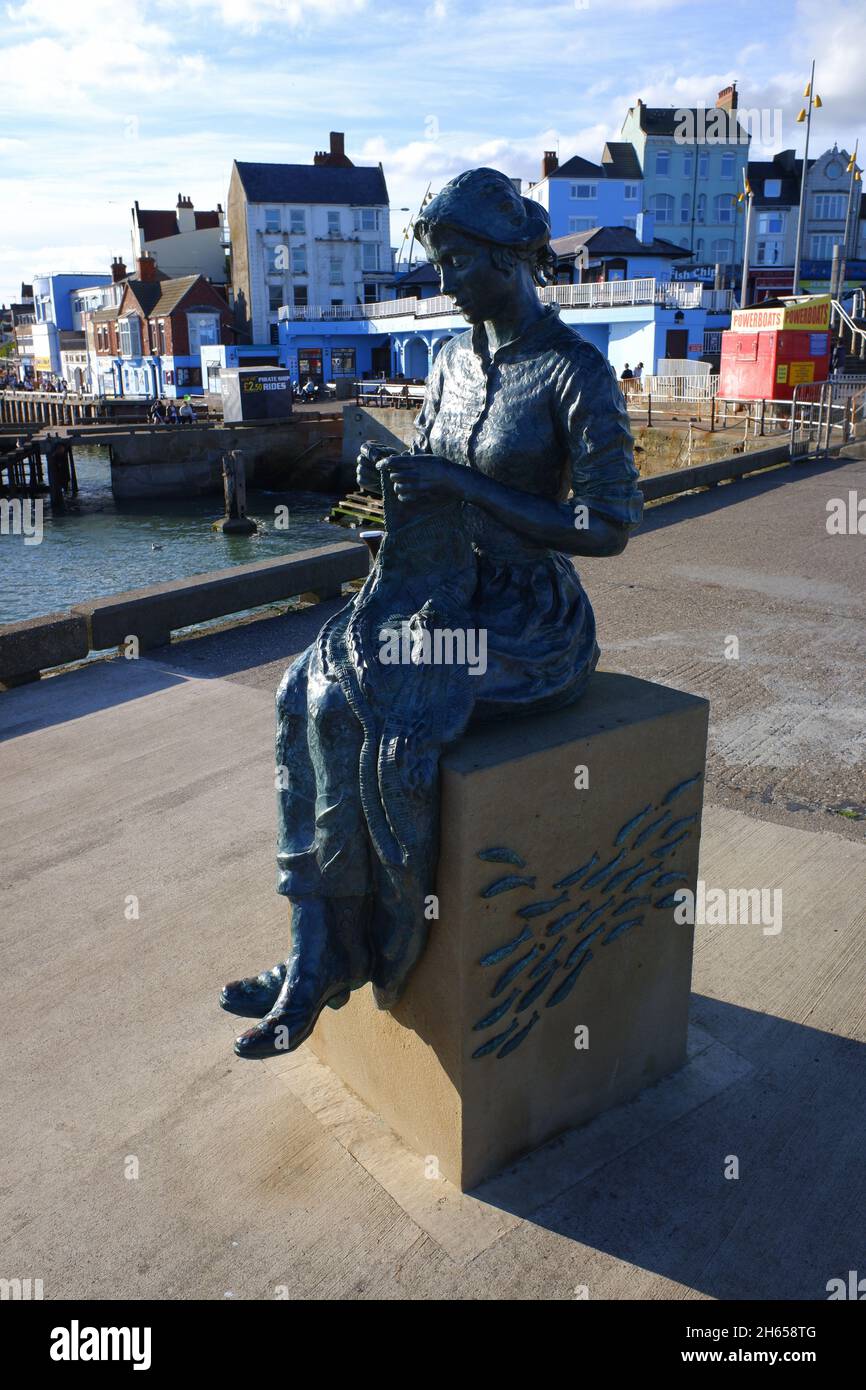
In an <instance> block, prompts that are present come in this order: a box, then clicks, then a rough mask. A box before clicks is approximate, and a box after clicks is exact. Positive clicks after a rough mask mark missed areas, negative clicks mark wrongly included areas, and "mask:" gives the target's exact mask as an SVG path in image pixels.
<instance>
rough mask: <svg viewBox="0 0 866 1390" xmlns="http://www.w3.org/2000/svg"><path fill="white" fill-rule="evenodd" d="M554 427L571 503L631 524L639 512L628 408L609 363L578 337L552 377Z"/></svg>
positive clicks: (641, 497) (640, 497)
mask: <svg viewBox="0 0 866 1390" xmlns="http://www.w3.org/2000/svg"><path fill="white" fill-rule="evenodd" d="M556 403H557V404H556V408H557V428H558V432H559V434H560V437H561V438H562V441H563V444H564V445H565V449H566V453H567V457H568V464H569V469H568V471H569V481H570V484H571V488H572V490H573V494H574V495H573V498H572V501H573V503H575V504H576V503H579V502H583V503H585V504H586V506H587V507H588V508H589V510H590V511H591V512H595V513H596V514H597V515H598V516H601V517H604V518H605V520H607V521H613V522H617V523H618V524H619V525H621V526H628V527H629V528H631V527H633V526H637V525H638V524H639V522H640V519H641V516H642V513H643V495H642V493H641V491H640V488H639V487H638V485H637V480H638V477H639V476H640V475H639V473H638V470H637V468H636V467H635V462H634V441H633V439H632V435H631V428H630V426H629V418H628V411H627V410H626V407H625V402H624V400H623V394H622V391H621V390H620V386H619V382H618V381H617V379H616V376H615V374H614V371H613V368H612V367H611V366H610V363H609V362H608V361H607V359H606V358H605V357H603V356H602V354H601V353H600V352H599V350H598V348H596V347H594V346H593V345H592V344H591V343H586V342H583V343H580V344H579V345H578V346H577V347H576V348H575V349H574V352H573V353H569V356H568V360H567V362H566V363H565V364H564V366H563V370H562V371H561V373H560V375H559V379H558V381H557V383H556Z"/></svg>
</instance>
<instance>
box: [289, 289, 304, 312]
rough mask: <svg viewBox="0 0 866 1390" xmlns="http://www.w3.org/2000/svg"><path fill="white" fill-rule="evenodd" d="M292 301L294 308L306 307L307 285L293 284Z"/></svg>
mask: <svg viewBox="0 0 866 1390" xmlns="http://www.w3.org/2000/svg"><path fill="white" fill-rule="evenodd" d="M292 303H293V304H294V306H295V308H296V309H306V307H307V287H306V285H295V286H294V288H293V290H292Z"/></svg>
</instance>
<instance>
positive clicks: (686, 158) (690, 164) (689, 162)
mask: <svg viewBox="0 0 866 1390" xmlns="http://www.w3.org/2000/svg"><path fill="white" fill-rule="evenodd" d="M694 172H695V152H694V150H684V151H683V177H684V178H687V179H690V178H691V177H692V174H693V173H694Z"/></svg>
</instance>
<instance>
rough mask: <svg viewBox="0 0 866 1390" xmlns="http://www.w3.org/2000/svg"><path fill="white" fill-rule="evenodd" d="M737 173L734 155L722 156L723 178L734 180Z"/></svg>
mask: <svg viewBox="0 0 866 1390" xmlns="http://www.w3.org/2000/svg"><path fill="white" fill-rule="evenodd" d="M735 173H736V161H735V159H734V156H733V155H732V154H723V155H722V178H723V179H732V178H733V177H734V174H735Z"/></svg>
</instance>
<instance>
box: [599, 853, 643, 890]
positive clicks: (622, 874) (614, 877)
mask: <svg viewBox="0 0 866 1390" xmlns="http://www.w3.org/2000/svg"><path fill="white" fill-rule="evenodd" d="M642 866H643V860H642V859H639V860H638V861H637V863H636V864H629V865H628V867H627V868H625V869H620V870H619V871H618V872H617V873H615V874H611V876H610V878H609V879H607V880H606V881H605V882H604V883H603V884H602V892H607V890H608V889H609V888H612V887H613V886H614V884H615V883H621V882H622V880H623V879H624V878H628V876H629V874H633V873H634V872H635V870H636V869H640V868H641V867H642Z"/></svg>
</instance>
